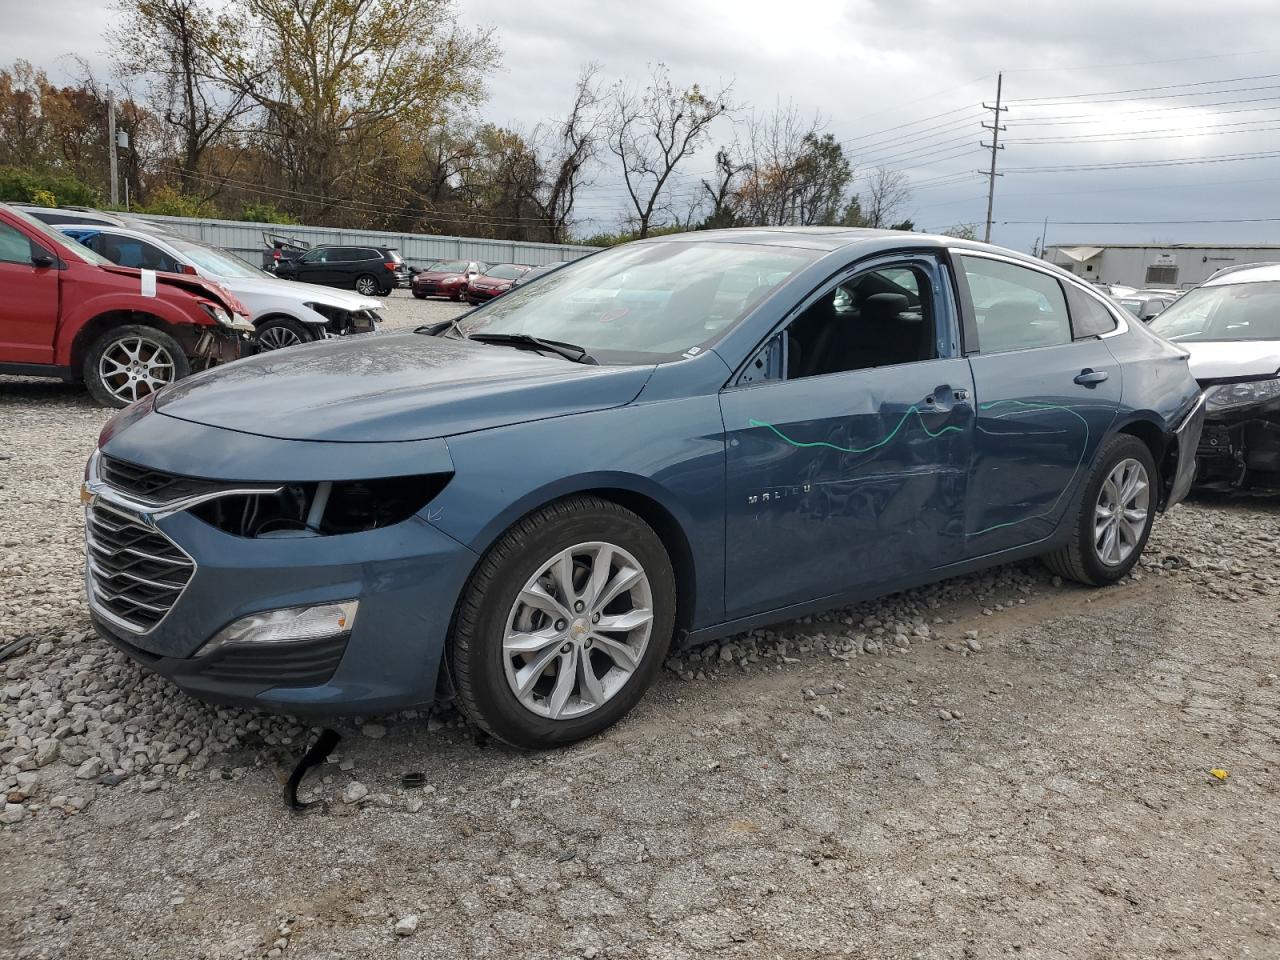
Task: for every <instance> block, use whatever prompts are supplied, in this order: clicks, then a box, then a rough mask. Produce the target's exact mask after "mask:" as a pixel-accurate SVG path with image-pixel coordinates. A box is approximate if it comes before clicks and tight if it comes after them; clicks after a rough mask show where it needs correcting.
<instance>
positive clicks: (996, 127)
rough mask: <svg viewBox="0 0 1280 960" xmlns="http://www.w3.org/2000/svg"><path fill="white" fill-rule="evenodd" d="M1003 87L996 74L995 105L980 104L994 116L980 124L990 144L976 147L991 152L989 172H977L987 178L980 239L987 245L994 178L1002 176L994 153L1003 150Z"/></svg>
mask: <svg viewBox="0 0 1280 960" xmlns="http://www.w3.org/2000/svg"><path fill="white" fill-rule="evenodd" d="M1003 87H1004V74H1003V73H997V74H996V105H995V106H994V107H992V106H988V105H987V104H986V103H983V104H982V109H984V110H991V111H992V112H993V113H994V114H995V116H994V118H993V122H991V123H984V124H982V127H983V129H985V130H990V131H991V142H990V143H983V142H982V141H981V140H979V141H978V145H979V146H981V147H982V148H983V149H984V150H990V151H991V169H990V170H989V171H985V170H979V171H978V172H979V173H981V174H982V175H983V176H985V177H986V178H987V229H986V231H985V232H984V233H983V235H982V239H983V240H984V241H986V242H987V243H990V242H991V207H992V204H993V203H994V202H995V197H996V177H1003V176H1004V174H1003V173H996V152H997V151H999V150H1003V149H1004V145H1003V144H1002V143H1001V142H1000V132H1001V131H1002V130H1004V129H1005V128H1004V127H1003V126H1002V125H1001V123H1000V114H1002V113H1004V112H1005V111H1006V110H1008V109H1009V108H1008V107H1005V106H1001V103H1000V97H1001V94H1002V92H1003V90H1002V88H1003Z"/></svg>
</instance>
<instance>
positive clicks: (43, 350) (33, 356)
mask: <svg viewBox="0 0 1280 960" xmlns="http://www.w3.org/2000/svg"><path fill="white" fill-rule="evenodd" d="M46 253H47V251H45V250H44V249H43V248H42V247H39V246H37V245H36V244H34V243H33V242H32V241H31V240H29V239H28V238H27V236H26V234H24V233H22V232H21V231H20V230H18V229H17V228H16V227H13V226H10V225H9V224H7V223H4V222H3V221H0V363H53V339H54V335H55V334H56V333H57V330H58V269H57V267H56V265H48V266H36V265H35V263H33V262H32V255H33V254H35V255H41V254H46Z"/></svg>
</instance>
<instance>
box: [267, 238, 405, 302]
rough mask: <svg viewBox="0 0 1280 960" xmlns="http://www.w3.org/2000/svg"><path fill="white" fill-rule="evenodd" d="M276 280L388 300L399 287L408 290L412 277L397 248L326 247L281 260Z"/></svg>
mask: <svg viewBox="0 0 1280 960" xmlns="http://www.w3.org/2000/svg"><path fill="white" fill-rule="evenodd" d="M276 276H278V277H283V278H284V279H285V280H301V281H302V282H303V283H321V284H324V285H325V286H328V287H349V288H352V289H354V290H355V291H356V292H357V293H362V294H364V295H365V296H366V297H375V296H382V297H385V296H386V295H387V294H389V293H390V292H391V291H392V290H394V289H395V288H396V287H407V286H408V285H409V279H410V276H411V275H410V273H409V267H408V266H407V265H406V264H405V262H404V260H403V259H402V258H401V256H400V251H399V250H397V249H396V248H395V247H356V246H351V247H347V246H337V245H326V246H322V247H312V248H311V249H310V250H308V251H307V252H306V253H304V254H303V255H302V256H300V257H298V259H296V260H281V261H280V262H279V263H277V264H276Z"/></svg>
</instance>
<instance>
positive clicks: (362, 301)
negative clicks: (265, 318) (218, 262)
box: [218, 277, 382, 310]
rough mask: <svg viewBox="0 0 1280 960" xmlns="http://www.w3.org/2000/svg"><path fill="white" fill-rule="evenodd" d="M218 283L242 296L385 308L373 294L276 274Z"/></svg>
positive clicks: (352, 307)
mask: <svg viewBox="0 0 1280 960" xmlns="http://www.w3.org/2000/svg"><path fill="white" fill-rule="evenodd" d="M218 282H219V283H221V284H222V285H223V286H224V287H226V288H227V289H228V290H230V291H231V292H232V293H234V294H235V295H236V296H238V297H242V298H251V299H256V298H262V297H284V298H286V299H288V300H290V301H292V302H294V303H304V302H305V303H323V304H327V305H328V306H331V307H338V308H339V309H341V310H381V309H382V303H381V301H378V300H374V299H373V298H372V297H362V296H361V295H360V294H358V293H348V292H347V291H345V290H335V289H333V288H332V287H321V286H316V285H310V286H304V287H300V286H298V284H296V283H294V282H293V281H292V280H277V279H276V278H275V277H252V278H249V277H230V278H227V279H225V280H223V279H219V280H218Z"/></svg>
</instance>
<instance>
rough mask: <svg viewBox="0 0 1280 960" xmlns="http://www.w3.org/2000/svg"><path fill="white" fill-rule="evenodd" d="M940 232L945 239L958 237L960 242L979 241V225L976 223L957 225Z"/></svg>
mask: <svg viewBox="0 0 1280 960" xmlns="http://www.w3.org/2000/svg"><path fill="white" fill-rule="evenodd" d="M938 232H939V233H941V234H942V235H943V236H944V237H956V238H957V239H959V240H977V239H978V225H977V224H976V223H955V224H952V225H951V226H949V227H947V228H946V229H945V230H940V231H938Z"/></svg>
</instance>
